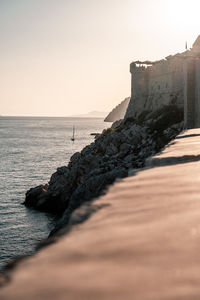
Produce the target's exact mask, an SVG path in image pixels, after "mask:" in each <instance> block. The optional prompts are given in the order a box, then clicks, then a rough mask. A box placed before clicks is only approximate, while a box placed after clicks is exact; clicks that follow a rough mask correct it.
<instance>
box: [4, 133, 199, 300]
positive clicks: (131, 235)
mask: <svg viewBox="0 0 200 300" xmlns="http://www.w3.org/2000/svg"><path fill="white" fill-rule="evenodd" d="M98 204H99V205H101V206H102V209H100V210H98V211H97V212H96V213H94V214H92V216H91V217H90V218H89V219H88V220H87V221H86V222H84V223H82V224H79V225H76V226H74V227H73V229H72V230H71V231H70V232H69V233H68V234H66V235H64V236H62V237H61V238H60V239H59V240H58V241H57V243H55V244H52V245H51V246H49V247H46V248H43V249H41V250H40V251H39V252H37V253H36V254H35V255H34V256H32V257H30V258H26V259H24V260H22V261H21V262H19V263H18V264H17V265H16V267H15V268H14V269H13V271H11V273H10V274H9V278H10V280H9V281H8V282H7V284H6V285H4V286H3V287H2V288H1V290H0V299H2V300H3V299H6V300H7V299H20V300H27V299H29V300H32V299H48V300H49V299H50V300H51V299H59V300H60V299H61V300H62V299H73V300H74V299H81V300H83V299H87V300H90V299H91V300H94V299H95V300H98V299H108V300H110V299H120V300H121V299H126V300H127V299H131V300H132V299H140V300H143V299H145V300H146V299H147V300H150V299H151V300H156V299H158V300H161V299H165V300H167V299H170V300H172V299H173V300H178V299H191V300H194V299H200V277H199V268H200V251H199V249H200V129H192V130H187V131H185V132H184V133H183V134H181V135H179V136H178V137H177V138H176V139H175V140H174V141H172V142H171V143H170V145H168V146H167V147H166V148H165V149H164V151H162V153H161V154H159V155H157V156H155V157H152V158H150V159H148V160H147V162H146V168H145V169H142V170H140V171H139V172H137V173H135V172H134V170H133V172H132V176H130V177H128V178H125V179H123V180H122V181H120V182H118V183H116V184H114V185H113V186H111V187H110V189H109V191H108V192H107V194H106V195H105V196H103V197H100V198H99V199H98V200H96V201H95V202H94V205H98Z"/></svg>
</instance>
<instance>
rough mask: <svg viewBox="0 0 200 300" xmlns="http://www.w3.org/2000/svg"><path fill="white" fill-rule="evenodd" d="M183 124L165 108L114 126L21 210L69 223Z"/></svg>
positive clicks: (180, 115)
mask: <svg viewBox="0 0 200 300" xmlns="http://www.w3.org/2000/svg"><path fill="white" fill-rule="evenodd" d="M182 120H183V112H182V111H181V110H180V109H178V108H177V107H176V106H168V107H163V108H162V109H160V110H158V111H156V112H153V113H152V112H151V113H149V112H148V111H146V112H143V113H142V114H141V115H140V116H139V117H138V119H137V120H134V119H126V120H125V121H121V122H120V123H119V122H117V123H114V124H113V125H112V127H111V128H109V129H107V130H104V131H103V132H102V134H101V135H100V136H99V137H98V138H97V139H96V140H95V142H93V143H92V144H90V145H89V146H86V147H85V148H84V149H83V150H82V151H81V152H77V153H75V154H74V155H73V156H72V157H71V159H70V162H69V164H68V166H63V167H60V168H58V169H57V172H55V173H54V174H53V175H52V176H51V179H50V181H49V183H48V184H46V185H40V186H37V187H35V188H31V189H30V190H29V191H27V193H26V199H25V202H24V204H25V205H26V206H27V207H33V208H35V209H37V210H40V211H46V212H50V213H53V214H58V215H63V219H62V222H61V223H62V224H63V222H64V223H67V222H68V218H69V216H70V214H71V212H72V211H73V210H74V209H76V208H77V207H79V206H80V205H81V204H83V203H84V202H85V201H89V200H92V199H94V198H96V197H98V196H99V195H101V194H103V193H104V191H105V189H106V187H107V186H108V185H109V184H112V183H113V182H114V181H115V180H116V178H123V177H126V176H127V175H128V172H129V170H130V169H135V168H141V167H143V165H144V161H145V159H146V158H147V157H149V156H151V155H153V154H155V153H156V152H158V151H159V150H160V149H161V148H162V147H163V146H164V145H166V144H167V143H168V142H169V141H170V140H171V139H173V138H174V137H175V136H176V135H177V134H178V133H179V132H180V131H181V130H182V127H183V122H182ZM63 213H64V214H63ZM59 227H60V225H59Z"/></svg>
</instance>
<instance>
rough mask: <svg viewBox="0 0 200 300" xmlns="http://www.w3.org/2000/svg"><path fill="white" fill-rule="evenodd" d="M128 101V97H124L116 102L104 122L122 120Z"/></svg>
mask: <svg viewBox="0 0 200 300" xmlns="http://www.w3.org/2000/svg"><path fill="white" fill-rule="evenodd" d="M129 102H130V97H128V98H126V99H124V100H123V101H122V102H121V103H120V104H118V105H117V106H116V107H115V108H114V109H113V110H112V111H111V112H110V113H109V114H108V115H107V117H106V118H105V120H104V122H115V121H117V120H122V119H123V118H124V116H125V113H126V110H127V108H128V105H129Z"/></svg>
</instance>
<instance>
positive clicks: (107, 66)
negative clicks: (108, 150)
mask: <svg viewBox="0 0 200 300" xmlns="http://www.w3.org/2000/svg"><path fill="white" fill-rule="evenodd" d="M199 11H200V1H199V0H190V1H185V0H0V115H9V116H69V115H73V114H81V113H87V112H89V111H93V110H98V111H107V112H109V111H110V110H112V109H113V108H114V107H115V106H116V105H117V104H119V103H120V102H121V101H122V100H123V99H124V98H125V97H128V96H130V82H131V76H130V73H129V65H130V63H131V62H132V61H134V60H157V59H162V58H164V57H166V56H168V55H170V54H176V53H178V52H183V51H184V50H185V42H186V41H187V43H188V47H192V44H193V42H194V40H195V39H196V38H197V36H198V35H199V34H200V24H199V23H200V19H199Z"/></svg>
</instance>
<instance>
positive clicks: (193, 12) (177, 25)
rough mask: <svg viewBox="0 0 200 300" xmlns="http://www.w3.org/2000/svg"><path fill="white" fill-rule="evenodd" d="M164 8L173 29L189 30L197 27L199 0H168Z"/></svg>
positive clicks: (199, 8)
mask: <svg viewBox="0 0 200 300" xmlns="http://www.w3.org/2000/svg"><path fill="white" fill-rule="evenodd" d="M166 10H167V11H168V12H167V13H166V17H167V18H169V19H168V22H169V24H170V25H171V26H172V27H174V30H176V29H178V30H179V31H180V30H181V31H183V32H190V31H191V30H198V29H199V10H200V1H198V0H190V1H186V0H168V1H166Z"/></svg>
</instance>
